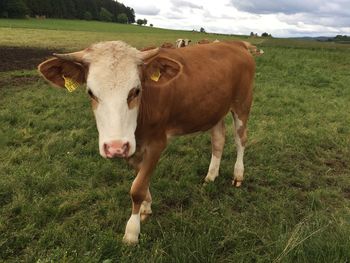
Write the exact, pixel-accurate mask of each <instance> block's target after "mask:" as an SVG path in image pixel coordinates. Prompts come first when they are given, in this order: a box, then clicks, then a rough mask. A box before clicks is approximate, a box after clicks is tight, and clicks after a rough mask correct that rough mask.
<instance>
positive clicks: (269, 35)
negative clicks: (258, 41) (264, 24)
mask: <svg viewBox="0 0 350 263" xmlns="http://www.w3.org/2000/svg"><path fill="white" fill-rule="evenodd" d="M261 36H262V37H272V35H271V34H269V33H266V32H264V33H262V34H261Z"/></svg>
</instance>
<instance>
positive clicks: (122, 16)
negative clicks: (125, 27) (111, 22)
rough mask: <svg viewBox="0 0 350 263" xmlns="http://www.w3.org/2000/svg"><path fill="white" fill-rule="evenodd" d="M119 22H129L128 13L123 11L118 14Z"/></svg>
mask: <svg viewBox="0 0 350 263" xmlns="http://www.w3.org/2000/svg"><path fill="white" fill-rule="evenodd" d="M117 22H118V23H121V24H127V23H128V17H127V15H126V14H124V13H121V14H119V15H118V16H117Z"/></svg>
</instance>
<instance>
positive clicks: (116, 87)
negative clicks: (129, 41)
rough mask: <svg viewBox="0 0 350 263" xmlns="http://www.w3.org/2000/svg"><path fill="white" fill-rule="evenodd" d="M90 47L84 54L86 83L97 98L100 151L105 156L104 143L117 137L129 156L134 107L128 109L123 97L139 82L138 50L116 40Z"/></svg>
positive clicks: (134, 126)
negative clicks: (85, 57)
mask: <svg viewBox="0 0 350 263" xmlns="http://www.w3.org/2000/svg"><path fill="white" fill-rule="evenodd" d="M91 49H92V51H89V52H90V54H89V55H88V56H87V59H88V60H90V67H89V75H88V79H87V86H88V88H89V89H90V90H91V91H92V92H93V94H94V95H95V96H96V97H97V99H98V105H97V107H96V108H95V109H94V114H95V118H96V125H97V129H98V132H99V149H100V154H101V155H102V156H103V157H106V153H105V149H104V145H105V144H106V143H110V142H113V141H121V142H123V143H128V144H129V152H128V157H129V156H131V155H132V154H134V153H135V150H136V140H135V130H136V126H137V116H138V107H134V108H132V109H129V107H128V103H127V98H128V94H129V92H130V90H131V89H133V88H135V87H139V86H140V78H139V75H138V68H137V67H138V64H139V63H140V60H139V59H138V57H137V52H138V51H137V50H136V49H134V48H131V47H129V46H127V45H126V44H124V43H122V42H117V41H115V42H104V43H100V44H97V45H95V46H92V48H91Z"/></svg>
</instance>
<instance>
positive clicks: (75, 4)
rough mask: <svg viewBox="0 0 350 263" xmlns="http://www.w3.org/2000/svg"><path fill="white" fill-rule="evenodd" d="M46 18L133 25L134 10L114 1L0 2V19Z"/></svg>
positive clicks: (18, 0)
mask: <svg viewBox="0 0 350 263" xmlns="http://www.w3.org/2000/svg"><path fill="white" fill-rule="evenodd" d="M26 16H30V17H38V16H39V17H42V18H43V17H48V18H67V19H85V20H101V21H107V22H118V23H134V22H135V12H134V9H132V8H130V7H128V6H125V5H124V4H122V3H119V2H117V1H115V0H0V17H3V18H23V17H26Z"/></svg>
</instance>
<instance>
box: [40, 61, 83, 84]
mask: <svg viewBox="0 0 350 263" xmlns="http://www.w3.org/2000/svg"><path fill="white" fill-rule="evenodd" d="M38 70H39V72H40V74H41V75H42V76H43V77H44V78H45V79H46V80H47V81H48V82H49V83H50V84H51V85H53V86H56V87H61V88H64V87H65V79H71V80H72V81H73V82H76V83H78V84H84V83H86V77H87V73H88V67H87V66H86V65H84V64H82V63H79V62H75V61H70V60H66V59H61V58H51V59H48V60H46V61H44V62H43V63H41V64H40V65H39V66H38Z"/></svg>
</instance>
